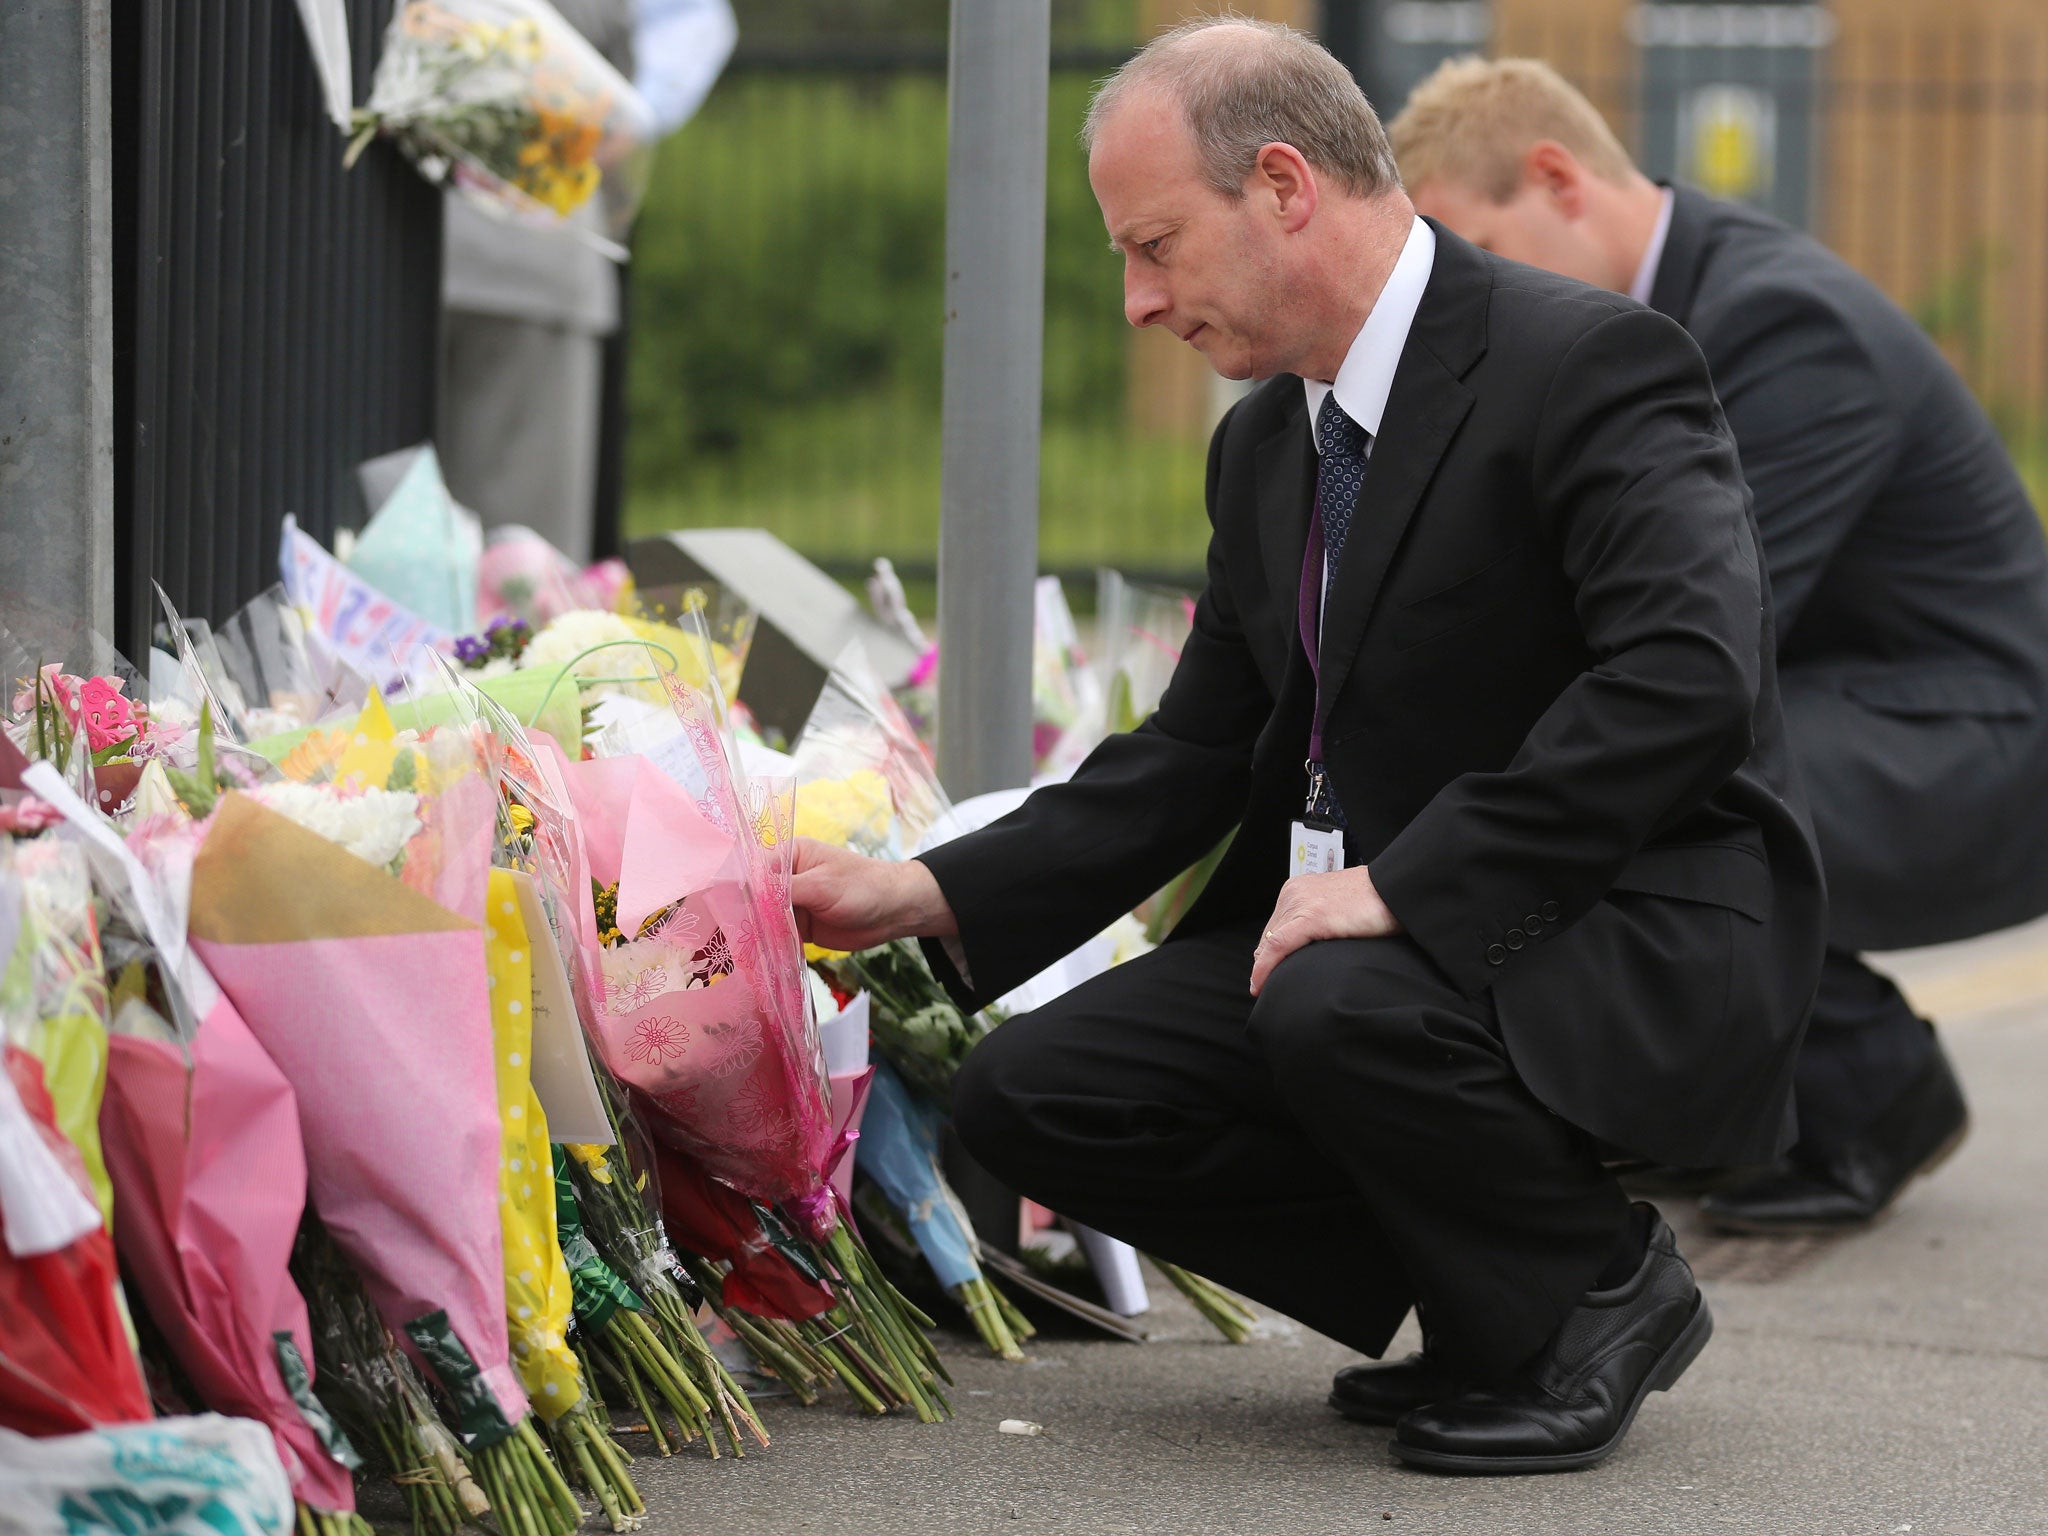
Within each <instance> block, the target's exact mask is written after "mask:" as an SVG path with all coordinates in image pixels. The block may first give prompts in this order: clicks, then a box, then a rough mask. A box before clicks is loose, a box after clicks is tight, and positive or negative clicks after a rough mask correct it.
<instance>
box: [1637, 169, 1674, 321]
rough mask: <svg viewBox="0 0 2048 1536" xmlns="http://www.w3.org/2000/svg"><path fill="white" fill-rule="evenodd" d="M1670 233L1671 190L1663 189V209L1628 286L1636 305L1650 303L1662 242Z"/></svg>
mask: <svg viewBox="0 0 2048 1536" xmlns="http://www.w3.org/2000/svg"><path fill="white" fill-rule="evenodd" d="M1670 233H1671V189H1670V188H1669V187H1666V188H1665V189H1664V207H1663V210H1662V211H1661V212H1660V213H1659V214H1658V215H1657V227H1656V228H1655V229H1653V230H1651V231H1650V243H1649V244H1648V245H1646V246H1644V247H1643V260H1642V264H1641V265H1640V266H1638V267H1637V268H1636V278H1635V281H1634V282H1632V283H1630V284H1629V285H1628V296H1629V297H1630V298H1632V299H1634V300H1635V301H1636V302H1637V303H1638V304H1647V303H1649V302H1650V294H1651V291H1652V290H1653V289H1655V288H1656V286H1657V268H1658V267H1659V266H1661V265H1662V264H1663V261H1664V241H1665V239H1666V237H1667V236H1669V235H1670Z"/></svg>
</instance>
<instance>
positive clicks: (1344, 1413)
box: [1330, 1392, 1429, 1429]
mask: <svg viewBox="0 0 2048 1536" xmlns="http://www.w3.org/2000/svg"><path fill="white" fill-rule="evenodd" d="M1330 1406H1331V1407H1332V1408H1334V1409H1336V1410H1337V1413H1338V1415H1339V1416H1340V1417H1342V1418H1346V1419H1349V1420H1350V1421H1351V1422H1352V1423H1354V1424H1370V1425H1372V1426H1373V1427H1374V1428H1376V1429H1391V1428H1393V1427H1394V1425H1396V1424H1398V1423H1400V1421H1401V1414H1405V1413H1408V1412H1410V1411H1412V1409H1414V1408H1427V1407H1428V1406H1429V1404H1427V1403H1414V1404H1411V1405H1410V1407H1408V1408H1404V1409H1402V1410H1401V1413H1388V1412H1387V1411H1386V1410H1385V1409H1383V1408H1361V1407H1359V1406H1358V1405H1357V1404H1356V1403H1346V1402H1345V1401H1344V1400H1343V1399H1342V1398H1340V1397H1338V1396H1337V1394H1336V1393H1334V1392H1332V1393H1331V1394H1330Z"/></svg>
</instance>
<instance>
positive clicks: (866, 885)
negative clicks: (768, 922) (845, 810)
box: [789, 837, 960, 950]
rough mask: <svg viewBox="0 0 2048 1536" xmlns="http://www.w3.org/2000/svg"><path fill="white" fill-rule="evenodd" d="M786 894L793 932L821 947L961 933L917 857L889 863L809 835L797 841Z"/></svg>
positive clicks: (865, 946) (864, 945)
mask: <svg viewBox="0 0 2048 1536" xmlns="http://www.w3.org/2000/svg"><path fill="white" fill-rule="evenodd" d="M789 897H790V902H791V904H792V905H793V906H794V907H795V908H796V927H797V932H798V933H800V934H802V935H803V937H804V941H805V942H806V943H809V944H816V945H819V946H820V947H822V948H825V949H849V950H850V949H872V948H873V947H874V946H875V945H877V944H886V943H887V942H888V941H889V940H891V939H901V938H908V937H911V936H912V935H916V936H919V937H924V938H949V937H951V936H952V935H954V934H957V933H958V932H959V931H960V925H959V923H958V922H957V921H956V920H955V919H954V917H953V909H952V908H951V907H950V906H948V905H947V904H946V896H945V893H944V892H943V891H941V890H940V889H939V882H938V881H937V879H935V878H934V877H933V875H932V872H931V871H930V870H928V869H926V868H925V867H924V866H923V865H922V864H920V863H918V862H917V861H916V860H914V859H913V860H908V861H906V862H904V863H901V864H898V863H894V862H892V861H890V860H888V859H869V858H863V857H862V856H861V855H860V854H857V853H852V852H849V851H848V850H846V849H844V848H835V847H833V846H832V845H831V844H830V843H821V842H818V841H816V840H815V839H812V838H808V837H800V838H798V839H797V840H796V874H795V877H794V878H793V879H792V880H791V882H790V889H789Z"/></svg>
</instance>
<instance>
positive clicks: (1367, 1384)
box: [1330, 1346, 1470, 1424]
mask: <svg viewBox="0 0 2048 1536" xmlns="http://www.w3.org/2000/svg"><path fill="white" fill-rule="evenodd" d="M1469 1385H1470V1384H1469V1383H1468V1382H1466V1381H1465V1380H1463V1379H1462V1378H1461V1377H1459V1376H1457V1375H1456V1374H1455V1373H1453V1372H1452V1370H1451V1368H1450V1367H1449V1366H1447V1365H1445V1364H1444V1363H1443V1362H1442V1361H1440V1360H1437V1359H1435V1358H1434V1357H1432V1356H1431V1355H1430V1353H1429V1350H1428V1348H1427V1346H1425V1347H1424V1348H1423V1350H1422V1351H1421V1353H1419V1354H1413V1355H1410V1356H1409V1357H1408V1358H1407V1359H1405V1360H1391V1361H1388V1362H1387V1363H1386V1364H1385V1365H1347V1366H1346V1367H1345V1368H1344V1369H1343V1370H1341V1371H1339V1372H1338V1373H1337V1379H1336V1380H1335V1381H1333V1382H1331V1383H1330V1406H1331V1407H1332V1408H1334V1409H1336V1410H1337V1411H1338V1412H1339V1413H1341V1414H1343V1415H1344V1417H1345V1418H1347V1419H1350V1420H1351V1421H1352V1422H1353V1423H1355V1424H1392V1423H1394V1422H1396V1421H1397V1420H1398V1419H1399V1418H1400V1417H1401V1415H1403V1414H1404V1413H1408V1412H1411V1411H1412V1410H1414V1409H1417V1408H1424V1407H1427V1406H1428V1405H1429V1404H1431V1403H1440V1402H1442V1401H1443V1400H1444V1399H1445V1398H1447V1397H1457V1396H1459V1395H1460V1394H1462V1393H1463V1392H1465V1391H1466V1390H1467V1388H1468V1386H1469Z"/></svg>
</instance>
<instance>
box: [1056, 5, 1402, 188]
mask: <svg viewBox="0 0 2048 1536" xmlns="http://www.w3.org/2000/svg"><path fill="white" fill-rule="evenodd" d="M1154 88H1156V89H1159V90H1160V91H1162V92H1163V93H1164V94H1165V95H1166V96H1167V97H1168V99H1170V100H1172V101H1175V102H1178V103H1179V105H1180V109H1181V114H1182V116H1184V117H1185V118H1186V120H1187V124H1188V128H1189V131H1190V132H1191V133H1192V134H1193V135H1194V140H1195V154H1196V157H1197V159H1198V160H1199V162H1200V164H1201V168H1202V179H1203V181H1205V182H1207V183H1208V184H1209V185H1210V186H1212V187H1214V188H1215V189H1216V190H1217V191H1218V192H1221V193H1222V194H1223V195H1224V196H1225V197H1229V198H1240V197H1243V196H1244V184H1245V179H1246V178H1247V177H1249V176H1250V175H1251V173H1252V170H1253V168H1254V167H1255V166H1256V165H1257V164H1258V159H1259V151H1260V150H1262V149H1264V148H1265V147H1266V146H1267V145H1268V144H1274V143H1279V144H1291V145H1293V146H1294V148H1296V149H1298V150H1300V151H1301V155H1302V158H1303V159H1305V160H1306V161H1308V163H1309V164H1310V165H1311V166H1312V167H1314V168H1315V169H1316V170H1317V171H1319V172H1321V173H1322V174H1323V175H1325V176H1330V177H1334V178H1335V179H1336V180H1337V181H1338V182H1339V183H1340V184H1342V185H1343V186H1344V188H1345V189H1346V190H1347V191H1349V192H1352V193H1353V194H1355V195H1357V196H1359V197H1371V196H1374V195H1375V194H1378V193H1381V192H1387V191H1391V190H1392V189H1394V188H1395V187H1398V186H1400V185H1401V173H1400V170H1399V169H1398V168H1397V167H1396V165H1395V163H1394V152H1393V150H1392V149H1391V148H1390V147H1389V146H1388V144H1387V134H1386V130H1385V129H1384V128H1382V127H1381V126H1380V120H1379V117H1378V115H1377V114H1375V113H1374V111H1373V109H1372V105H1371V103H1369V102H1368V101H1367V100H1366V99H1365V93H1364V92H1363V91H1361V90H1360V89H1359V88H1358V82H1357V81H1355V80H1353V79H1352V78H1351V72H1350V71H1349V70H1347V69H1346V68H1345V67H1344V66H1343V65H1342V64H1339V63H1338V62H1337V61H1336V59H1335V58H1333V57H1331V55H1330V53H1329V51H1328V50H1327V49H1325V48H1324V47H1323V46H1322V44H1320V43H1318V42H1317V41H1316V40H1315V39H1314V38H1312V37H1310V36H1309V35H1308V34H1307V33H1305V32H1297V31H1295V30H1294V29H1293V28H1292V27H1288V26H1283V25H1282V24H1280V23H1279V22H1272V21H1255V20H1252V19H1250V18H1248V17H1243V16H1235V15H1230V14H1227V13H1226V14H1224V15H1221V16H1203V17H1198V18H1197V19H1195V20H1193V21H1184V22H1182V23H1181V24H1180V25H1179V26H1177V27H1175V28H1173V29H1172V30H1171V31H1169V32H1162V33H1161V34H1160V35H1159V36H1158V37H1155V38H1154V39H1153V40H1152V41H1151V42H1149V43H1147V44H1146V45H1145V46H1144V47H1143V48H1141V49H1140V50H1139V51H1138V52H1137V54H1135V55H1134V56H1133V57H1132V58H1131V59H1130V60H1129V61H1128V62H1127V63H1125V65H1124V66H1123V68H1121V69H1119V70H1118V71H1117V72H1116V73H1115V74H1113V75H1111V76H1110V77H1109V78H1108V79H1107V80H1105V81H1103V82H1102V85H1101V88H1100V89H1098V90H1097V91H1096V93H1095V99H1094V100H1093V101H1092V102H1090V103H1089V105H1088V116H1087V119H1086V120H1085V121H1084V122H1083V123H1082V125H1081V143H1082V144H1083V145H1084V146H1085V147H1086V148H1088V149H1090V150H1092V149H1094V147H1095V138H1096V135H1097V134H1098V133H1100V132H1101V129H1102V124H1103V123H1104V121H1105V120H1107V118H1108V117H1109V114H1110V113H1111V112H1113V111H1114V110H1115V109H1116V106H1117V104H1118V103H1119V102H1120V101H1122V100H1123V99H1124V97H1125V96H1127V95H1129V94H1130V93H1131V92H1132V91H1134V90H1141V89H1154Z"/></svg>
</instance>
